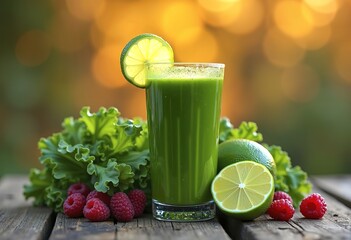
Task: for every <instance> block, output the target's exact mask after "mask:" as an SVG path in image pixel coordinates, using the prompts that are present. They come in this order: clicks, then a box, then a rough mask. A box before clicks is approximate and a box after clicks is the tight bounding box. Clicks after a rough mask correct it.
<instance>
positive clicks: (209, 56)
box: [172, 31, 219, 62]
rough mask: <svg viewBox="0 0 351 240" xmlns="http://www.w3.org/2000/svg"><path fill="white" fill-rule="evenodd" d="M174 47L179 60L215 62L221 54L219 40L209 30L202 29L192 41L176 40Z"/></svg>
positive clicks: (176, 58) (176, 57)
mask: <svg viewBox="0 0 351 240" xmlns="http://www.w3.org/2000/svg"><path fill="white" fill-rule="evenodd" d="M172 47H173V49H174V51H175V56H174V57H175V60H176V61H177V62H213V61H216V60H217V57H218V54H219V46H218V42H217V40H216V38H215V37H214V36H213V34H212V33H211V32H209V31H202V32H201V35H199V36H197V37H196V38H195V39H193V41H191V42H174V44H173V46H172Z"/></svg>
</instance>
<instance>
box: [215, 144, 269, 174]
mask: <svg viewBox="0 0 351 240" xmlns="http://www.w3.org/2000/svg"><path fill="white" fill-rule="evenodd" d="M245 160H249V161H254V162H257V163H260V164H262V165H264V166H265V167H266V168H267V169H268V170H269V172H270V173H271V174H272V175H273V177H274V176H275V173H276V166H275V162H274V158H273V156H272V154H270V152H269V151H268V150H267V149H266V148H265V147H264V146H262V145H261V144H259V143H257V142H254V141H251V140H246V139H234V140H228V141H225V142H222V143H221V144H219V146H218V170H217V172H219V171H221V170H222V169H223V168H225V167H226V166H228V165H230V164H233V163H237V162H241V161H245Z"/></svg>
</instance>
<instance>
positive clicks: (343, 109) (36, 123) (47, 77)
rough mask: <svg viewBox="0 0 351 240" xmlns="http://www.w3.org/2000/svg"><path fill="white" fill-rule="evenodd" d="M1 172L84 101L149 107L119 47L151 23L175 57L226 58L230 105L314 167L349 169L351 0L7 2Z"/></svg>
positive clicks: (17, 163) (0, 29)
mask: <svg viewBox="0 0 351 240" xmlns="http://www.w3.org/2000/svg"><path fill="white" fill-rule="evenodd" d="M0 20H1V21H0V80H1V81H0V116H1V117H0V161H1V167H0V175H3V174H7V173H26V172H28V170H29V168H31V167H40V165H39V163H38V157H39V151H38V149H37V142H38V140H39V138H40V137H42V136H49V135H51V134H52V133H53V132H57V131H60V130H61V122H62V120H63V119H64V118H65V117H67V116H74V117H77V116H78V113H79V110H80V109H81V108H82V106H91V110H92V111H96V110H97V109H98V108H99V107H100V106H105V107H109V106H115V107H117V108H118V109H119V110H120V111H121V112H122V115H123V116H124V117H130V118H131V117H135V116H140V117H142V118H144V119H145V118H146V110H145V94H144V91H143V90H142V89H139V88H136V87H134V86H131V85H130V84H128V83H127V81H125V80H124V79H123V77H122V75H121V71H120V68H119V55H120V53H121V50H122V48H123V46H124V45H125V44H126V43H127V42H128V40H130V39H131V38H132V37H134V36H136V35H138V34H141V33H144V32H151V33H155V34H157V35H160V36H162V37H163V38H165V39H166V40H167V41H168V42H169V43H170V44H171V45H172V47H173V49H174V52H175V60H176V61H188V62H189V61H200V62H223V63H225V64H226V76H225V84H224V93H223V104H222V116H227V117H229V118H230V119H231V121H232V123H233V124H234V125H238V124H240V122H242V121H254V122H256V123H257V124H258V126H259V130H260V132H262V133H263V136H264V141H265V142H267V143H268V144H277V145H280V146H282V148H283V149H284V150H286V151H287V152H288V153H289V155H290V157H291V159H292V163H293V164H294V165H300V166H301V167H302V168H303V169H304V170H305V171H307V172H308V173H309V174H310V175H312V174H339V173H351V164H350V163H351V162H350V160H351V157H350V156H351V147H350V141H351V137H350V134H351V0H267V1H266V0H218V1H215V0H188V1H176V0H174V1H170V0H153V1H147V0H36V1H24V0H9V1H1V5H0Z"/></svg>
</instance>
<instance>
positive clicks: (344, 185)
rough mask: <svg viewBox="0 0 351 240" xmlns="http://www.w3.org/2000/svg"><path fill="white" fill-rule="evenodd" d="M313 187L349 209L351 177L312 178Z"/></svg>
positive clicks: (350, 205) (350, 203)
mask: <svg viewBox="0 0 351 240" xmlns="http://www.w3.org/2000/svg"><path fill="white" fill-rule="evenodd" d="M312 180H313V182H314V184H315V185H317V186H318V187H319V188H320V189H322V190H323V191H325V192H327V193H329V194H330V195H332V196H333V197H334V198H336V199H338V200H339V201H341V202H342V203H344V204H345V205H346V206H348V207H350V208H351V175H335V176H323V177H321V176H320V177H315V178H312Z"/></svg>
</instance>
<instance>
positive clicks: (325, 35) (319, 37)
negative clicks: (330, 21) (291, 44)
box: [295, 25, 332, 50]
mask: <svg viewBox="0 0 351 240" xmlns="http://www.w3.org/2000/svg"><path fill="white" fill-rule="evenodd" d="M331 34H332V32H331V27H330V25H326V26H324V27H320V28H314V29H313V31H312V32H310V33H309V34H308V35H306V36H304V37H302V38H299V39H295V42H296V43H297V44H298V45H299V46H300V47H302V48H304V49H308V50H317V49H320V48H322V47H324V46H325V45H326V44H327V43H328V42H329V40H330V37H331Z"/></svg>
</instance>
